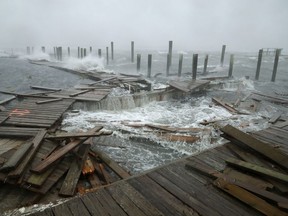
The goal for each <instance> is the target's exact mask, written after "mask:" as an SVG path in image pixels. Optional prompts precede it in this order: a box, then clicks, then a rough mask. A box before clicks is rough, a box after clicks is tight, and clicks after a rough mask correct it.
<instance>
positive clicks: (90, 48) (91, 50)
mask: <svg viewBox="0 0 288 216" xmlns="http://www.w3.org/2000/svg"><path fill="white" fill-rule="evenodd" d="M90 53H91V54H92V46H90Z"/></svg>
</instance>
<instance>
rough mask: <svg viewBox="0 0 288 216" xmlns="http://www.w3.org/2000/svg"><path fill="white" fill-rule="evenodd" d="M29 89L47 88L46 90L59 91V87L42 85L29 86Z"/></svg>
mask: <svg viewBox="0 0 288 216" xmlns="http://www.w3.org/2000/svg"><path fill="white" fill-rule="evenodd" d="M30 88H31V89H39V90H48V91H61V90H62V89H61V88H50V87H44V86H30Z"/></svg>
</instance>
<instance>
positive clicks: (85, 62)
mask: <svg viewBox="0 0 288 216" xmlns="http://www.w3.org/2000/svg"><path fill="white" fill-rule="evenodd" d="M64 63H65V67H67V68H70V69H75V70H87V71H103V70H104V69H105V67H104V59H103V58H98V57H96V56H93V55H88V56H86V57H85V58H83V59H78V58H74V57H70V58H68V59H66V61H65V62H64Z"/></svg>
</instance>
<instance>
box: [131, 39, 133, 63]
mask: <svg viewBox="0 0 288 216" xmlns="http://www.w3.org/2000/svg"><path fill="white" fill-rule="evenodd" d="M131 62H132V63H133V62H134V41H131Z"/></svg>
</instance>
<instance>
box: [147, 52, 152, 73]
mask: <svg viewBox="0 0 288 216" xmlns="http://www.w3.org/2000/svg"><path fill="white" fill-rule="evenodd" d="M151 68H152V54H148V72H147V77H148V78H151Z"/></svg>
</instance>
